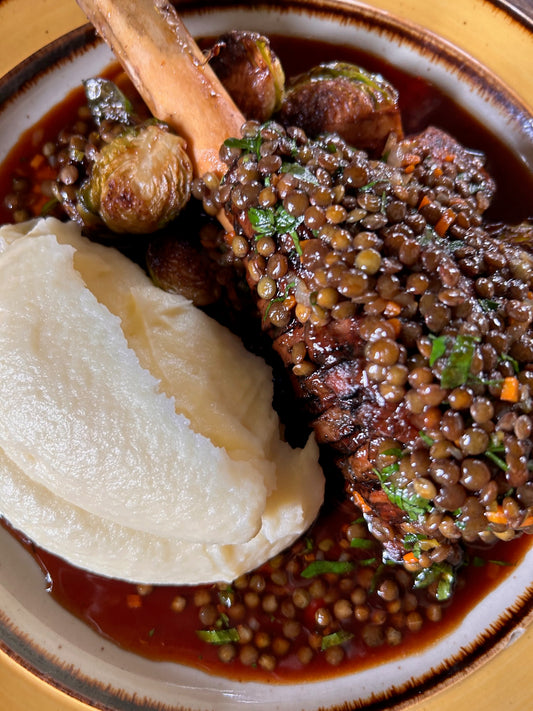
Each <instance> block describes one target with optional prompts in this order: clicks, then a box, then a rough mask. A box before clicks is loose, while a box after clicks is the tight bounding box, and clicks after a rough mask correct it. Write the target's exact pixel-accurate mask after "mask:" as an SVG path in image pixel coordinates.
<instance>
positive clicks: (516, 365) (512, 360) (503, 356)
mask: <svg viewBox="0 0 533 711" xmlns="http://www.w3.org/2000/svg"><path fill="white" fill-rule="evenodd" d="M500 360H503V361H505V362H507V363H510V364H511V365H512V366H513V370H514V372H515V374H516V375H518V373H520V365H519V363H518V361H517V360H516V358H513V356H510V355H509V354H508V353H501V355H500Z"/></svg>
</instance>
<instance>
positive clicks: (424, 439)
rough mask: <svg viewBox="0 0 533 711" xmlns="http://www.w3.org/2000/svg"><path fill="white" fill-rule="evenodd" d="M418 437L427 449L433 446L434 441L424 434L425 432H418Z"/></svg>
mask: <svg viewBox="0 0 533 711" xmlns="http://www.w3.org/2000/svg"><path fill="white" fill-rule="evenodd" d="M418 436H419V437H420V439H421V440H422V442H424V444H425V445H427V446H428V447H432V446H433V445H434V444H435V440H434V439H433V438H432V437H430V436H429V435H428V434H426V432H424V430H420V432H419V433H418Z"/></svg>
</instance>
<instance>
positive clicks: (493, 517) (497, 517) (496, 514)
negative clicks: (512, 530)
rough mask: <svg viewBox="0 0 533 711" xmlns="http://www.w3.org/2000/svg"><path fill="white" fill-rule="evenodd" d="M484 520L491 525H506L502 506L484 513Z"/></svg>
mask: <svg viewBox="0 0 533 711" xmlns="http://www.w3.org/2000/svg"><path fill="white" fill-rule="evenodd" d="M485 518H486V519H488V520H489V521H490V522H491V523H503V524H505V523H507V516H506V515H505V513H504V512H503V506H498V508H496V509H494V511H485Z"/></svg>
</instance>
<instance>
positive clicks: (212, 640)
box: [196, 627, 239, 644]
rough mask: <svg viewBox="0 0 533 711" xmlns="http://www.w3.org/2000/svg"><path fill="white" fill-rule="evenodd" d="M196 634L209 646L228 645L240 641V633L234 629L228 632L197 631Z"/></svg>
mask: <svg viewBox="0 0 533 711" xmlns="http://www.w3.org/2000/svg"><path fill="white" fill-rule="evenodd" d="M196 634H197V635H198V637H199V639H201V640H202V642H208V643H209V644H228V642H238V641H239V633H238V632H237V630H236V629H235V628H234V627H231V628H230V629H227V630H197V632H196Z"/></svg>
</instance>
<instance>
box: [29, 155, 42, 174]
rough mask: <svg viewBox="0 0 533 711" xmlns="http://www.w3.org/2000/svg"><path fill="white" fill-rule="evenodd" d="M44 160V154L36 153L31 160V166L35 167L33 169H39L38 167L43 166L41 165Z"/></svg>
mask: <svg viewBox="0 0 533 711" xmlns="http://www.w3.org/2000/svg"><path fill="white" fill-rule="evenodd" d="M43 162H44V156H43V154H42V153H36V154H35V155H34V156H33V158H32V159H31V160H30V166H31V167H32V168H33V170H37V169H38V168H40V167H41V165H42V164H43Z"/></svg>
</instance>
